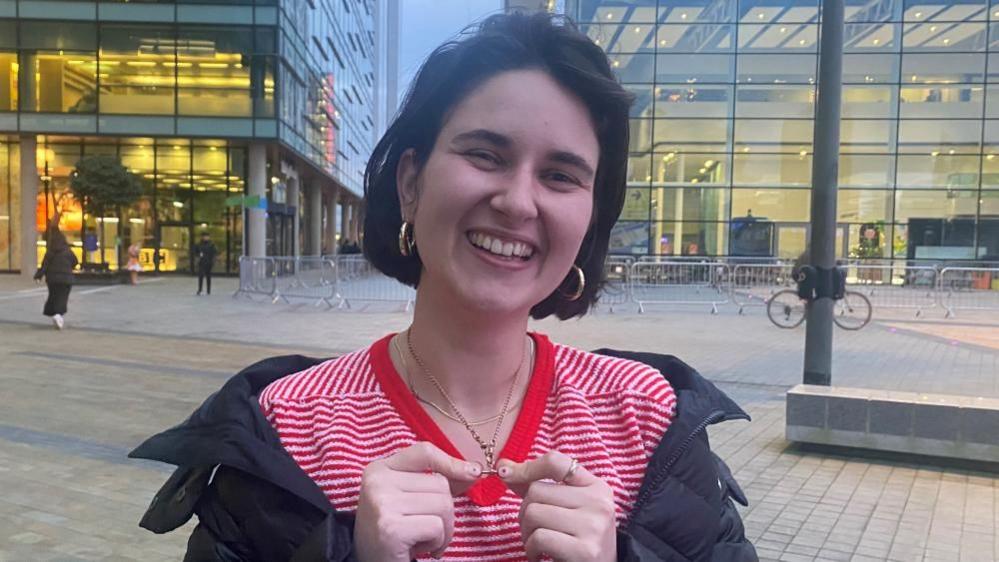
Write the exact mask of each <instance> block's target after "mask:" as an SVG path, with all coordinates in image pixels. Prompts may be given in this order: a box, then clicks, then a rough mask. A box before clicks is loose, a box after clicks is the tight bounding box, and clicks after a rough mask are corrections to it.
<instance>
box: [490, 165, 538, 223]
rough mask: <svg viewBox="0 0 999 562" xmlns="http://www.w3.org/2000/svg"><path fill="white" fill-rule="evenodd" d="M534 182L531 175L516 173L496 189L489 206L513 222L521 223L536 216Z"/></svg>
mask: <svg viewBox="0 0 999 562" xmlns="http://www.w3.org/2000/svg"><path fill="white" fill-rule="evenodd" d="M536 193H537V189H536V181H535V178H534V175H533V173H531V172H528V171H523V172H517V173H516V174H511V175H509V176H508V180H507V181H505V182H504V183H502V184H500V185H499V186H498V187H497V191H496V193H495V194H494V195H493V197H492V199H491V200H490V205H491V206H492V208H493V209H495V210H496V211H498V212H499V213H500V214H502V215H505V216H506V217H508V218H509V219H510V220H511V221H513V222H523V221H525V220H530V219H533V218H535V217H537V216H538V207H537V202H536V201H535V199H534V198H535V194H536Z"/></svg>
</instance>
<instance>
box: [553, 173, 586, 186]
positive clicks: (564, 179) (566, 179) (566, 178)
mask: <svg viewBox="0 0 999 562" xmlns="http://www.w3.org/2000/svg"><path fill="white" fill-rule="evenodd" d="M548 177H549V178H550V179H552V180H554V181H557V182H559V183H569V184H576V185H578V184H579V182H578V181H577V180H576V178H574V177H572V176H570V175H569V174H563V173H562V172H552V173H550V174H548Z"/></svg>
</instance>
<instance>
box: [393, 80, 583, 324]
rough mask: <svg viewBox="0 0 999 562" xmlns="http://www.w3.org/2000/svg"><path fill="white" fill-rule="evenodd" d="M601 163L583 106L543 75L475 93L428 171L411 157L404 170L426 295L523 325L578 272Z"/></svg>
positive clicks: (490, 84) (400, 176) (405, 204)
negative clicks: (520, 319)
mask: <svg viewBox="0 0 999 562" xmlns="http://www.w3.org/2000/svg"><path fill="white" fill-rule="evenodd" d="M599 156H600V146H599V143H598V141H597V136H596V132H595V131H594V128H593V124H592V120H591V119H590V115H589V112H588V111H587V109H586V107H585V106H584V105H583V103H582V102H581V101H580V100H579V99H578V98H577V97H575V96H574V95H572V94H571V93H570V92H568V91H567V90H565V89H564V88H562V87H561V86H560V85H559V84H558V83H557V82H555V81H554V80H553V79H552V78H551V77H550V76H548V75H547V74H546V73H544V72H541V71H537V70H517V71H508V72H504V73H501V74H498V75H496V76H494V77H492V78H491V79H489V80H487V81H486V82H484V83H483V84H482V85H481V86H479V87H478V88H476V89H475V90H473V91H472V92H471V93H470V94H469V95H468V96H466V97H465V98H464V99H463V100H462V101H461V102H460V103H459V104H458V105H457V106H455V108H454V109H453V110H452V112H451V114H450V115H449V117H448V118H447V120H446V122H445V124H444V126H443V128H442V129H441V131H440V134H439V135H438V136H437V141H436V144H435V145H434V148H433V151H432V152H431V153H430V154H429V155H428V156H427V157H426V158H425V159H424V163H423V165H422V166H419V165H418V164H417V163H416V161H415V158H414V155H413V153H412V151H409V152H407V153H406V154H405V155H404V156H403V158H402V159H401V161H400V164H399V168H398V171H397V183H398V186H399V197H400V202H401V205H402V213H403V218H404V219H405V220H408V221H409V222H411V223H412V224H413V225H414V231H415V236H416V245H417V249H418V252H419V256H420V259H421V261H422V262H423V271H422V274H421V277H420V291H421V292H424V291H432V292H434V293H435V294H438V295H448V296H449V298H452V299H457V300H458V301H459V302H460V305H461V306H466V307H474V308H475V309H477V310H480V311H490V312H496V313H512V312H518V313H519V312H521V311H522V312H523V313H524V314H525V315H526V313H527V312H528V311H529V310H530V308H531V307H532V306H533V305H535V304H536V303H538V302H540V301H541V300H542V299H544V298H545V297H547V296H548V295H549V294H550V293H551V292H552V291H554V290H555V289H556V287H558V286H559V285H560V284H561V283H562V281H563V280H564V279H565V278H566V276H567V275H568V274H569V271H570V268H571V267H572V264H573V260H574V259H575V257H576V254H577V253H578V251H579V247H580V244H581V243H582V240H583V236H584V235H585V234H586V230H587V228H588V227H589V225H590V218H591V216H592V214H593V189H594V179H595V172H596V168H597V162H598V160H599ZM573 288H574V286H573V287H570V288H569V290H570V291H571V290H572V289H573Z"/></svg>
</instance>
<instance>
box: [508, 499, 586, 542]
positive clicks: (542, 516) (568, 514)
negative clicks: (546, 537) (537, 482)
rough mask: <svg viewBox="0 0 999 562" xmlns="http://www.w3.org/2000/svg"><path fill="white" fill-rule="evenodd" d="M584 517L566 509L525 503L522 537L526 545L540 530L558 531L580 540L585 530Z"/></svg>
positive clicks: (522, 516) (522, 518)
mask: <svg viewBox="0 0 999 562" xmlns="http://www.w3.org/2000/svg"><path fill="white" fill-rule="evenodd" d="M584 517H585V515H584V514H581V513H580V512H578V511H575V510H572V509H567V508H564V507H558V506H554V505H546V504H543V503H525V504H523V505H522V506H521V509H520V535H521V538H522V539H523V541H524V544H527V540H528V539H530V538H531V535H533V534H534V532H535V531H537V530H538V529H549V530H552V531H558V532H560V533H564V534H566V535H570V536H573V537H577V538H578V535H579V531H580V529H583V528H585V525H584V523H585V521H583V518H584Z"/></svg>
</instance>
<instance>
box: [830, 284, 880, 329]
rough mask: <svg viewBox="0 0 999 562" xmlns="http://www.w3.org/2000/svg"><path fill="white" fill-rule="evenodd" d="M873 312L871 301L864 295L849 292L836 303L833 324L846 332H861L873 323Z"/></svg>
mask: <svg viewBox="0 0 999 562" xmlns="http://www.w3.org/2000/svg"><path fill="white" fill-rule="evenodd" d="M873 312H874V311H873V309H872V307H871V301H870V300H868V299H867V297H866V296H864V295H863V293H856V292H853V291H847V292H846V294H844V295H843V298H842V299H840V300H838V301H836V305H835V308H833V322H835V323H836V325H837V326H839V327H840V328H843V329H844V330H859V329H861V328H863V327H864V326H866V325H867V324H868V323H869V322H870V321H871V314H872V313H873Z"/></svg>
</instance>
